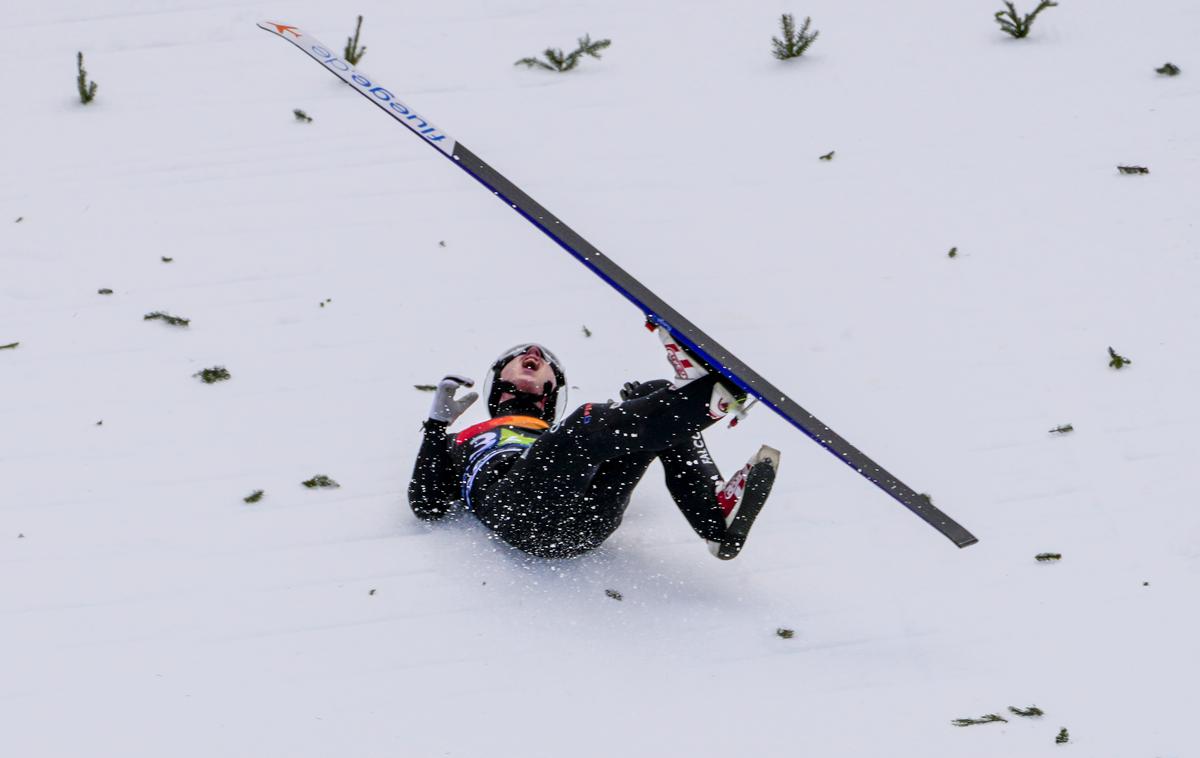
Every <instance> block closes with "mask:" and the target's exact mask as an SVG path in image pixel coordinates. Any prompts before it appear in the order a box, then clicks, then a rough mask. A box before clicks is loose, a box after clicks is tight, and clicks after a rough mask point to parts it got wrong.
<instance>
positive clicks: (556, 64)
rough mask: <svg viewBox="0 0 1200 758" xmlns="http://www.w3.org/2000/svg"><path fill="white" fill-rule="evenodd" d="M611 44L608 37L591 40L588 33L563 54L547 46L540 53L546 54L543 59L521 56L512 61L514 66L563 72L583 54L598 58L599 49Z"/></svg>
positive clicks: (575, 64) (574, 65)
mask: <svg viewBox="0 0 1200 758" xmlns="http://www.w3.org/2000/svg"><path fill="white" fill-rule="evenodd" d="M611 44H612V40H610V39H600V40H596V41H594V42H593V41H592V37H591V35H590V34H585V35H583V36H582V37H580V38H579V47H577V48H575V50H574V52H571V53H568V54H565V55H564V54H563V51H562V50H561V49H559V48H557V47H548V48H546V49H545V50H544V51H543V52H542V55H544V56H546V60H545V61H541V60H538V59H537V58H522V59H521V60H519V61H517V62H516V63H514V64H513V65H514V66H525V67H527V68H541V69H545V70H546V71H557V72H559V73H563V72H565V71H570V70H571V69H573V68H575V67H576V66H578V65H579V61H580V60H582V59H583V56H585V55H589V56H591V57H593V58H596V59H599V58H600V51H601V50H603V49H604V48H606V47H608V46H609V45H611Z"/></svg>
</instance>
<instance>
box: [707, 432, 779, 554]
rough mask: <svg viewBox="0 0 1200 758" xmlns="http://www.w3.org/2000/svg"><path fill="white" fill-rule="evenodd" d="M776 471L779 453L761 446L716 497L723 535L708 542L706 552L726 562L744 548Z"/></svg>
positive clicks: (768, 492) (773, 480) (771, 448)
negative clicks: (721, 515)
mask: <svg viewBox="0 0 1200 758" xmlns="http://www.w3.org/2000/svg"><path fill="white" fill-rule="evenodd" d="M778 471H779V451H778V450H776V449H775V448H773V447H768V446H767V445H763V446H762V447H761V448H760V449H759V451H758V452H757V453H755V455H754V457H753V458H751V459H750V461H749V462H748V463H747V464H746V465H745V466H743V467H742V469H741V470H740V471H738V472H737V473H736V474H734V475H733V476H731V477H729V481H727V482H725V485H724V486H723V487H722V488H721V490H720V491H719V492H718V493H717V502H718V503H720V505H721V511H722V512H723V513H724V514H725V534H723V535H722V536H721V539H719V540H708V549H709V551H710V552H711V553H712V554H713V555H715V556H717V557H718V558H720V559H721V560H724V561H727V560H730V559H732V558H736V557H737V555H738V553H740V552H741V550H742V546H743V545H745V544H746V536H747V535H748V534H750V527H751V526H753V525H754V520H755V519H756V518H758V514H759V511H761V510H762V507H763V505H764V504H765V503H766V502H767V495H769V494H771V485H773V484H774V483H775V474H776V472H778Z"/></svg>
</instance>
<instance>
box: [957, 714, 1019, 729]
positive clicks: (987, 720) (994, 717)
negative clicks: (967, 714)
mask: <svg viewBox="0 0 1200 758" xmlns="http://www.w3.org/2000/svg"><path fill="white" fill-rule="evenodd" d="M997 721H1003V722H1004V723H1006V724H1007V723H1008V719H1006V718H1004V717H1003V716H1001V715H1000V714H999V713H989V714H987V715H985V716H980V717H979V718H977V719H954V720H953V721H951V722H950V723H951V724H954V725H955V726H974V725H976V724H992V723H995V722H997Z"/></svg>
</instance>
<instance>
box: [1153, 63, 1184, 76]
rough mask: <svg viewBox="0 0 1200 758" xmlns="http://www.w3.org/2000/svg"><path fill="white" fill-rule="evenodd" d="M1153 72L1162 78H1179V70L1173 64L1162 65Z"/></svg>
mask: <svg viewBox="0 0 1200 758" xmlns="http://www.w3.org/2000/svg"><path fill="white" fill-rule="evenodd" d="M1154 71H1155V72H1156V73H1159V74H1162V75H1163V76H1179V71H1180V68H1179V66H1176V65H1175V64H1174V63H1164V64H1162V67H1161V68H1156V69H1154Z"/></svg>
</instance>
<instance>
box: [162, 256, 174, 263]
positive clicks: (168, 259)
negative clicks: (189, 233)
mask: <svg viewBox="0 0 1200 758" xmlns="http://www.w3.org/2000/svg"><path fill="white" fill-rule="evenodd" d="M162 262H163V263H174V262H175V259H174V258H168V257H167V256H165V255H164V256H162Z"/></svg>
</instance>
